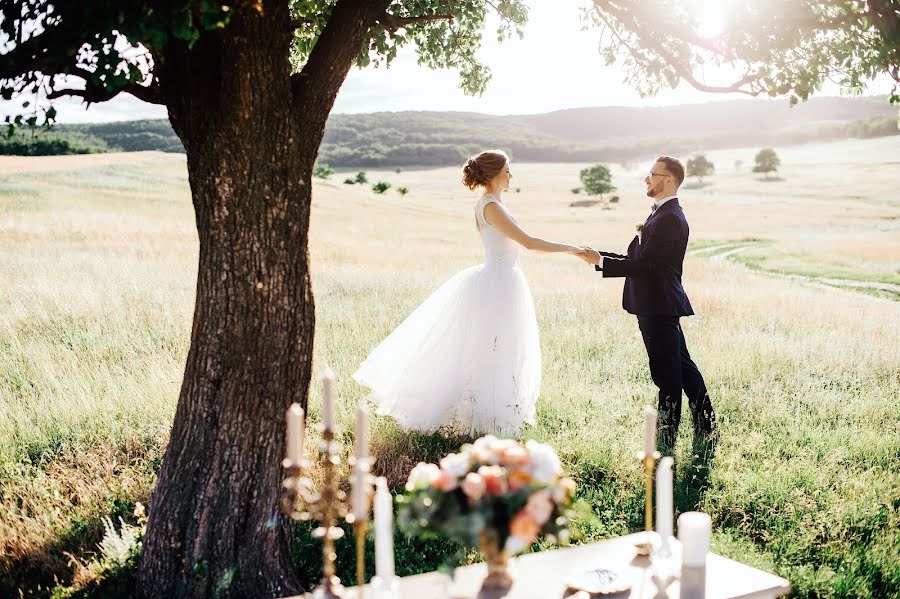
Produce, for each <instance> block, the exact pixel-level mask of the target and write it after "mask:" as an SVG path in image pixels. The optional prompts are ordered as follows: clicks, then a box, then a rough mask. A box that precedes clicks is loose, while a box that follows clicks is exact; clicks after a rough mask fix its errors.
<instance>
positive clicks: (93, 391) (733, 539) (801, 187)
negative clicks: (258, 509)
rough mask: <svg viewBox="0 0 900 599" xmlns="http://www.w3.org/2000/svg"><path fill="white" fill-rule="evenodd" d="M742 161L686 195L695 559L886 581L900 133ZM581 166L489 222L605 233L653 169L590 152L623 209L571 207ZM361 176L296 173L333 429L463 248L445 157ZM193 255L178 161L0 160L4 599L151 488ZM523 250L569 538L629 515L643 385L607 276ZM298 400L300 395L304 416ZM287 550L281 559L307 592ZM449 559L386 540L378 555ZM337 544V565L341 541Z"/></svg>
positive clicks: (69, 561)
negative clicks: (703, 522) (695, 424)
mask: <svg viewBox="0 0 900 599" xmlns="http://www.w3.org/2000/svg"><path fill="white" fill-rule="evenodd" d="M753 153H754V150H751V149H748V150H743V151H737V150H729V151H722V152H714V153H710V154H708V157H709V158H710V159H711V160H712V161H713V162H715V163H716V165H717V166H718V167H719V174H718V175H716V176H714V177H710V178H708V179H706V180H705V181H704V183H705V185H704V186H703V187H702V188H694V189H686V190H685V192H684V193H683V194H682V203H683V205H684V206H685V210H686V212H687V215H688V218H689V219H690V222H691V227H692V229H691V235H692V246H691V253H690V255H689V257H688V259H687V261H686V264H685V279H686V283H685V286H686V289H687V291H688V294H689V295H690V297H691V300H692V302H693V304H694V307H695V310H696V311H697V313H698V316H696V317H693V318H690V319H686V321H685V322H684V328H685V334H686V336H687V338H688V343H689V345H690V347H691V351H692V354H693V356H694V358H695V360H696V361H697V363H698V364H699V366H700V368H701V370H702V371H703V372H704V375H705V377H706V380H707V383H708V385H709V387H710V392H711V394H712V397H713V401H714V404H715V406H716V408H717V411H718V414H719V418H720V423H721V427H722V440H721V442H720V443H719V446H718V449H717V452H716V454H715V457H714V458H713V459H712V461H711V462H709V463H705V462H700V461H698V460H696V459H695V457H694V456H693V455H692V454H691V444H690V436H689V434H688V433H689V429H690V427H689V426H684V427H682V428H683V429H684V430H683V431H682V432H683V435H682V438H681V439H680V443H679V447H678V452H677V456H676V461H677V464H678V469H677V481H676V506H677V508H678V509H679V510H686V509H691V508H695V507H696V508H699V509H702V510H704V511H706V512H708V513H710V514H711V515H712V517H713V522H714V529H715V534H714V540H713V548H714V550H716V551H717V552H719V553H722V554H725V555H729V556H732V557H735V558H737V559H741V560H743V561H746V562H749V563H751V564H754V565H757V566H760V567H763V568H765V569H768V570H771V571H774V572H777V573H778V574H780V575H782V576H785V577H786V578H788V579H790V581H791V582H792V584H793V586H794V593H795V595H796V596H798V597H872V598H875V597H879V598H880V597H898V596H900V565H898V564H900V467H898V464H900V302H898V301H896V300H897V299H898V297H900V295H898V294H896V293H895V292H894V291H892V290H894V289H895V288H896V287H897V286H900V187H898V185H897V183H898V176H897V172H898V165H900V162H898V161H897V159H896V157H897V156H900V139H898V138H896V137H894V138H884V139H878V140H871V141H865V142H862V141H859V142H857V141H848V142H840V143H832V144H818V145H814V146H805V147H797V148H787V149H784V150H779V154H780V155H781V158H782V163H783V167H782V169H781V172H780V173H778V179H777V180H771V181H765V180H762V177H761V176H760V175H755V174H752V173H750V172H748V171H749V167H748V166H746V165H747V164H750V163H752V159H753ZM649 158H650V159H652V157H649ZM739 159H740V160H743V161H744V163H745V165H744V166H743V168H742V169H738V170H736V169H735V168H734V161H735V160H739ZM582 166H583V165H573V164H513V168H512V172H513V175H514V180H513V183H512V187H513V191H511V192H510V194H509V195H508V198H507V202H508V204H509V206H510V208H511V210H512V211H513V212H514V213H515V214H516V216H517V217H518V218H519V220H520V221H521V222H522V224H523V225H524V226H525V227H526V228H527V229H528V230H530V231H531V232H532V233H534V234H538V235H541V236H544V237H549V238H554V239H557V240H561V241H570V242H575V243H585V244H591V245H594V246H595V247H598V248H600V249H610V250H621V249H624V247H625V246H626V245H627V244H628V242H629V240H630V238H631V237H632V235H633V226H634V223H636V222H640V221H642V220H643V219H644V217H645V216H646V214H647V212H648V209H649V203H650V202H649V201H648V199H647V198H645V197H643V192H642V189H643V186H642V184H641V182H640V179H641V178H642V176H643V173H644V172H645V171H646V169H647V167H648V166H649V165H644V164H641V165H631V166H630V167H629V168H625V167H622V166H621V165H613V175H614V182H615V183H616V185H618V187H619V188H620V191H619V192H617V193H618V195H619V196H620V197H621V200H620V201H619V202H617V203H615V204H606V203H601V204H598V205H596V206H592V207H587V208H570V207H569V203H570V202H571V201H573V200H575V199H580V198H582V196H575V195H573V194H572V193H571V192H570V191H569V190H570V189H571V188H573V187H577V186H578V185H579V182H578V180H577V173H578V171H579V170H580V168H582ZM368 175H369V179H370V181H371V182H372V183H374V182H376V181H379V180H384V181H387V182H390V183H392V184H393V186H394V188H392V189H391V190H389V191H388V192H387V193H386V194H384V195H377V194H374V193H373V192H372V191H370V189H369V186H349V185H344V184H342V183H340V182H341V181H343V179H344V178H345V177H346V176H347V175H346V173H338V174H337V175H335V176H333V177H332V179H331V180H330V181H326V182H317V187H316V190H315V199H314V206H313V218H312V231H311V254H312V259H313V271H314V273H313V274H314V286H315V293H316V303H317V323H318V330H317V338H316V353H315V368H316V371H319V370H321V369H322V368H324V367H325V366H326V365H327V366H329V367H331V368H332V369H333V370H335V371H336V373H337V375H338V377H339V384H338V392H339V395H340V398H341V402H342V404H341V410H340V411H341V417H342V418H343V419H344V420H345V421H346V422H348V423H349V421H350V414H351V409H352V406H353V405H354V404H355V403H356V401H358V400H359V399H360V398H362V397H363V396H364V395H365V390H364V389H362V388H360V387H359V386H357V385H356V384H355V383H354V382H353V381H352V380H351V379H350V374H351V373H352V372H353V371H354V370H355V368H356V366H357V365H358V364H359V363H360V362H361V361H362V359H363V358H364V357H365V356H366V355H367V353H368V352H369V351H370V350H371V349H372V348H373V347H374V346H375V345H376V344H377V343H378V342H379V341H380V340H381V339H382V338H383V337H384V336H385V335H386V334H387V333H388V332H389V331H390V330H392V329H393V328H394V327H395V326H396V325H397V324H399V322H401V321H402V319H403V318H404V317H405V315H407V314H408V313H409V312H410V311H411V310H412V309H413V308H414V307H415V306H416V305H417V304H418V303H419V302H421V301H422V300H423V299H424V298H425V297H426V296H427V295H428V294H429V293H430V292H431V291H432V290H433V289H434V288H436V287H437V286H438V285H439V284H440V283H441V282H443V281H444V280H446V279H447V278H448V277H449V276H450V275H452V274H453V273H454V272H456V271H457V270H459V269H462V268H464V267H466V266H469V265H471V264H475V263H478V262H480V260H481V249H480V246H479V241H478V237H477V234H476V232H475V231H474V227H473V216H472V212H471V206H472V202H473V196H472V195H470V194H469V192H468V191H467V190H465V189H464V188H463V187H462V186H461V185H460V184H459V175H458V172H457V169H455V168H446V169H432V170H403V171H401V172H400V173H397V172H395V171H394V170H389V171H369V173H368ZM397 186H406V187H408V188H409V189H410V193H409V194H408V195H407V196H405V197H401V196H400V195H399V194H398V193H396V192H395V191H394V189H395V188H396V187H397ZM689 187H698V186H695V185H694V184H693V183H690V184H689ZM516 188H518V189H519V190H520V191H519V192H518V193H517V192H516V191H515V189H516ZM736 249H737V250H738V251H735V250H736ZM196 257H197V239H196V233H195V230H194V224H193V214H192V209H191V205H190V198H189V193H188V189H187V183H186V173H185V165H184V159H183V157H182V156H178V155H162V154H155V153H138V154H132V155H100V156H76V157H59V158H41V159H7V158H2V159H0V277H2V280H3V281H4V283H5V284H4V285H3V286H2V288H0V306H2V308H0V348H2V352H0V595H3V596H6V595H8V594H14V595H18V591H21V592H22V594H23V595H25V596H49V595H50V592H51V589H52V588H53V587H54V586H56V585H58V584H59V585H63V586H65V585H71V584H72V582H73V580H74V581H75V582H76V586H77V584H78V583H80V582H81V581H83V580H84V579H86V578H89V577H90V572H89V570H90V568H88V567H87V566H86V565H85V563H84V562H85V560H87V559H88V557H89V556H90V555H89V554H90V552H93V551H96V544H97V542H98V541H99V540H100V537H101V536H102V530H103V529H102V524H101V517H103V516H106V515H112V516H113V517H114V518H115V517H119V516H121V517H123V518H124V519H125V520H126V521H133V520H134V518H133V516H132V511H133V509H134V506H135V503H136V502H144V503H146V501H147V499H148V497H149V494H150V490H151V488H152V485H153V481H154V477H155V472H156V469H157V468H158V466H159V463H160V460H161V456H162V451H163V448H164V445H165V442H166V436H167V431H168V428H169V426H170V424H171V419H172V417H173V414H174V408H175V401H176V399H177V394H178V389H179V385H180V380H181V374H182V369H183V364H184V358H185V355H186V352H187V344H188V339H189V333H190V324H191V323H190V319H191V314H192V301H193V293H194V282H195V268H196ZM522 266H523V269H524V270H525V273H526V275H527V277H528V279H529V282H530V285H531V288H532V292H533V294H534V296H535V303H536V308H537V314H538V321H539V325H540V328H541V334H542V339H541V341H542V349H543V358H544V373H543V375H544V382H543V389H542V394H541V398H540V401H539V404H538V424H537V426H536V427H535V428H534V429H533V430H531V431H530V432H529V436H532V437H535V438H538V439H541V440H544V441H548V442H550V443H551V444H553V445H554V446H555V447H556V448H557V450H558V451H559V452H560V454H561V456H562V458H563V460H564V462H565V465H566V467H567V469H568V470H569V471H570V472H572V473H573V475H574V476H575V478H576V479H577V481H578V483H579V485H580V491H579V494H580V496H581V497H582V498H584V499H585V500H587V501H588V502H589V503H590V505H591V507H592V509H593V512H594V514H595V516H596V518H591V519H584V520H583V521H581V522H580V523H579V526H578V529H579V531H580V532H581V533H582V535H583V536H582V540H593V539H599V538H605V537H609V536H612V535H617V534H622V533H625V532H629V531H633V530H635V529H637V528H638V527H640V525H641V522H642V512H641V502H642V492H641V481H640V476H639V473H638V471H637V468H636V464H635V460H634V458H633V455H634V451H635V450H636V449H637V448H638V447H639V445H640V442H641V441H640V438H641V420H640V419H641V407H642V406H643V405H644V404H645V403H648V402H651V401H652V398H653V397H654V388H653V386H652V384H651V382H650V379H649V373H648V370H647V366H646V358H645V355H644V350H643V347H642V345H641V341H640V336H639V333H638V331H637V326H636V324H635V322H634V320H633V318H632V317H630V316H629V315H627V314H625V313H624V312H622V310H621V308H620V294H621V282H620V281H619V282H616V281H603V280H602V279H601V278H599V277H598V276H597V275H596V274H595V273H594V272H593V271H592V270H590V269H588V268H587V267H585V266H584V265H583V263H581V262H579V261H577V260H576V259H574V258H572V257H568V256H547V255H538V254H530V255H523V257H522ZM851 283H853V284H858V286H853V285H851ZM318 405H319V397H318V391H317V390H316V391H315V392H314V393H313V397H312V398H311V415H310V416H311V418H312V419H313V420H317V419H318V418H319V414H318ZM373 437H374V447H375V452H376V454H377V455H378V457H379V463H378V467H379V468H380V470H381V471H382V472H383V473H385V474H387V475H388V476H389V477H390V478H391V480H392V482H394V483H395V484H396V483H399V482H400V481H401V479H402V478H403V476H404V474H405V472H406V471H407V470H408V468H409V467H411V466H412V465H413V464H414V463H415V462H416V461H418V460H419V459H422V458H427V459H435V458H436V457H438V455H439V454H440V453H441V452H443V451H446V450H447V449H448V448H450V447H452V446H453V443H455V442H456V440H444V439H440V438H438V437H434V436H429V435H406V434H404V433H402V432H401V431H399V430H397V429H396V427H394V426H393V425H392V423H391V422H390V421H386V420H379V421H377V422H376V423H375V430H374V435H373ZM310 547H311V546H309V545H302V543H301V545H300V546H298V551H297V561H298V565H299V566H300V567H301V568H303V571H304V576H305V578H306V579H308V580H313V579H314V578H315V577H316V576H317V574H316V572H315V571H314V568H315V564H316V555H315V554H314V553H313V552H312V551H311V549H310ZM451 551H452V548H451V547H446V546H439V547H437V546H430V545H422V544H421V543H417V542H414V541H409V542H407V541H402V543H401V546H399V547H398V570H399V571H400V573H403V574H405V573H411V572H414V571H420V570H422V569H430V568H432V567H433V566H434V565H435V559H436V558H435V556H442V555H445V554H447V553H449V552H451ZM426 553H427V554H428V557H427V558H426V557H424V556H425V555H426ZM341 555H342V562H341V564H342V565H343V566H344V568H345V569H344V571H342V572H340V573H341V575H342V577H344V578H345V579H352V575H351V573H350V569H348V568H347V566H348V565H349V563H350V562H349V548H343V549H342V550H341ZM72 556H74V559H73V558H72ZM54 577H56V580H54ZM57 596H62V595H60V592H59V591H58V592H57Z"/></svg>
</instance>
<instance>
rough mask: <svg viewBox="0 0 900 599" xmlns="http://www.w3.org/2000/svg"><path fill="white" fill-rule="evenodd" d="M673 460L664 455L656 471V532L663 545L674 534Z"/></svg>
mask: <svg viewBox="0 0 900 599" xmlns="http://www.w3.org/2000/svg"><path fill="white" fill-rule="evenodd" d="M672 462H673V460H672V458H671V457H668V456H666V457H664V458H663V459H661V460H660V461H659V468H658V469H657V471H656V532H658V533H659V538H660V540H661V541H662V543H663V545H667V544H668V543H669V537H671V536H672V518H673V513H672Z"/></svg>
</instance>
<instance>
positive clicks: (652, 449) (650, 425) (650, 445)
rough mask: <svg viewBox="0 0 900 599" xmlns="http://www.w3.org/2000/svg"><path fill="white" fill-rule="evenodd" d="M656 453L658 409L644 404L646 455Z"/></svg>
mask: <svg viewBox="0 0 900 599" xmlns="http://www.w3.org/2000/svg"><path fill="white" fill-rule="evenodd" d="M654 453H656V410H654V409H653V408H652V407H650V406H644V455H648V456H649V455H653V454H654Z"/></svg>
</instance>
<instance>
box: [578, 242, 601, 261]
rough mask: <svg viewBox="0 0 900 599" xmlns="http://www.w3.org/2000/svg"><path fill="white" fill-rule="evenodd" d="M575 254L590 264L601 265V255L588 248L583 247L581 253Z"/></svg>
mask: <svg viewBox="0 0 900 599" xmlns="http://www.w3.org/2000/svg"><path fill="white" fill-rule="evenodd" d="M574 254H575V255H576V256H578V257H579V258H581V259H582V260H584V261H585V262H587V263H588V264H595V265H596V264H600V253H599V252H597V250H595V249H592V248H590V247H588V246H584V247H582V248H581V249H580V250H579V251H577V252H574Z"/></svg>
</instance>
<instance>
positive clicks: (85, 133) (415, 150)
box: [0, 112, 900, 168]
mask: <svg viewBox="0 0 900 599" xmlns="http://www.w3.org/2000/svg"><path fill="white" fill-rule="evenodd" d="M554 131H555V129H554V128H553V127H549V126H548V127H538V126H535V125H534V124H533V123H530V122H526V121H524V120H516V119H515V118H514V117H494V116H490V115H481V114H467V113H434V112H431V113H429V112H419V113H403V114H402V115H398V114H395V113H376V114H357V115H344V114H341V115H332V117H331V119H330V120H329V123H328V127H327V129H326V133H325V138H324V141H323V143H322V146H321V148H320V150H319V160H320V161H321V162H323V163H326V164H328V165H330V166H332V167H336V168H346V167H387V166H398V165H403V166H407V165H410V166H412V165H417V166H447V165H456V164H460V163H462V162H463V161H464V160H465V159H466V158H467V157H469V156H471V155H472V154H474V153H476V152H478V151H479V150H482V149H484V148H487V147H499V148H502V149H504V150H507V151H509V152H510V153H511V154H512V156H513V158H514V160H517V161H526V162H597V161H601V162H622V161H628V160H633V159H640V158H646V157H647V156H648V155H651V154H653V155H655V154H658V153H659V150H660V148H661V147H665V148H666V151H667V152H670V153H675V154H679V153H687V152H690V151H691V150H692V149H693V148H697V147H704V148H707V149H709V150H712V149H716V148H726V147H734V143H735V142H734V139H735V136H734V135H723V134H722V133H721V132H718V131H707V132H705V133H698V134H695V135H693V136H690V135H689V136H682V135H680V136H673V137H672V138H670V139H660V138H659V137H658V135H656V134H654V135H652V136H650V135H647V136H641V135H639V134H637V133H636V135H635V136H632V137H628V138H622V137H610V138H602V137H601V138H599V139H597V140H595V141H592V142H590V143H588V142H584V141H577V140H572V139H567V138H566V137H564V133H562V132H560V133H559V134H558V135H557V134H555V133H554ZM898 133H900V130H898V127H897V117H896V116H880V117H873V118H868V119H863V120H858V121H851V122H842V123H828V124H811V123H804V124H798V125H797V126H796V127H794V128H788V129H782V130H779V131H775V132H771V133H768V132H767V133H766V135H768V136H769V138H770V139H769V140H768V141H766V142H764V143H766V144H772V145H790V144H795V143H804V142H810V141H817V140H827V139H843V138H847V137H858V138H870V137H882V136H887V135H897V134H898ZM738 137H739V138H740V139H741V141H742V143H745V144H746V145H755V144H757V143H761V142H759V141H757V140H755V139H753V138H752V137H751V136H750V134H749V133H748V134H747V135H743V134H742V135H741V136H738ZM140 150H156V151H160V152H183V151H184V149H183V147H182V145H181V141H180V140H179V139H178V137H177V136H176V135H175V133H174V132H173V131H172V128H171V126H170V125H169V123H168V121H166V120H163V119H159V120H142V121H127V122H118V123H102V124H86V125H57V126H55V127H54V128H53V129H52V130H49V131H45V130H36V131H34V132H31V131H28V130H27V129H22V130H19V131H18V132H16V133H15V134H14V135H13V136H12V137H5V136H2V135H0V154H5V155H26V156H38V155H54V154H84V153H93V152H134V151H140Z"/></svg>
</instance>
